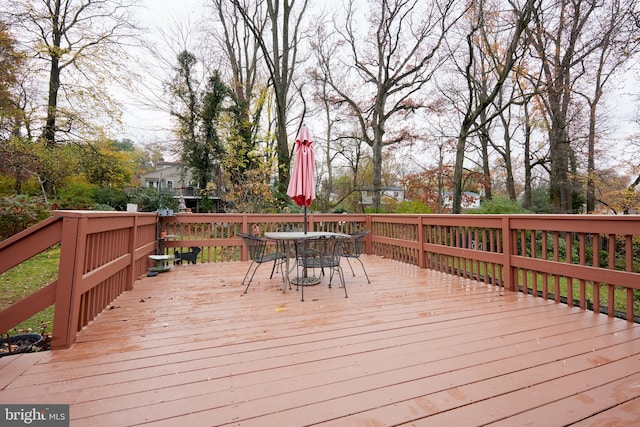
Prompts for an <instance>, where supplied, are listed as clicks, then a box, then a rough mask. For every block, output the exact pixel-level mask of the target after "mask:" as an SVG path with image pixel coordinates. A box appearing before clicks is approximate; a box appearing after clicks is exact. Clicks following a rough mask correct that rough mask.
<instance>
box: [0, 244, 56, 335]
mask: <svg viewBox="0 0 640 427" xmlns="http://www.w3.org/2000/svg"><path fill="white" fill-rule="evenodd" d="M59 259H60V247H59V246H55V247H53V248H51V249H49V250H47V251H45V252H42V253H40V254H38V255H36V256H34V257H32V258H31V259H29V260H27V261H25V262H23V263H21V264H19V265H17V266H15V267H14V268H12V269H10V270H8V271H6V272H5V273H3V274H0V311H1V310H4V309H5V308H7V307H9V306H10V305H12V304H14V303H15V302H17V301H19V300H20V299H22V298H24V297H26V296H27V295H30V294H32V293H34V292H35V291H37V290H38V289H40V288H42V287H43V286H44V285H46V284H47V283H49V282H51V281H52V280H55V278H56V277H57V276H58V263H59ZM53 311H54V306H51V307H49V308H47V309H45V310H43V311H41V312H40V313H38V314H36V315H34V316H32V317H31V318H29V319H27V320H26V321H24V322H22V323H21V324H19V325H18V326H16V327H15V328H13V329H11V330H10V331H0V332H2V333H3V334H4V333H7V332H8V333H10V334H11V335H15V334H18V333H24V332H35V333H43V332H45V331H46V332H51V329H52V327H53Z"/></svg>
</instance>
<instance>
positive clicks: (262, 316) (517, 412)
mask: <svg viewBox="0 0 640 427" xmlns="http://www.w3.org/2000/svg"><path fill="white" fill-rule="evenodd" d="M364 262H365V265H366V267H367V271H368V273H369V276H370V278H371V284H367V283H366V280H365V278H364V274H363V273H362V270H361V269H360V266H359V265H354V269H355V271H356V277H352V276H351V272H350V270H349V267H348V266H347V265H346V263H344V265H343V267H344V269H345V276H346V278H347V284H348V286H347V289H348V293H349V298H345V297H344V292H343V290H342V289H340V288H338V287H334V288H333V289H328V288H327V287H326V278H325V279H323V280H324V281H323V283H322V284H321V285H318V286H314V287H309V288H307V289H306V291H305V302H300V296H299V292H296V291H295V290H293V291H289V292H287V293H284V294H283V293H282V288H281V286H282V285H281V283H282V282H281V281H280V278H279V277H277V278H274V279H272V280H270V279H269V278H268V276H269V273H270V270H271V268H270V267H271V266H270V265H263V266H261V267H260V269H259V270H258V273H257V274H256V278H255V279H254V283H253V284H252V286H251V288H250V289H249V293H248V294H247V295H243V293H242V289H241V287H240V282H241V280H242V277H243V275H244V273H245V271H246V269H247V267H248V265H249V264H248V262H235V263H221V264H197V265H184V266H176V267H174V268H173V269H172V270H171V271H169V272H166V273H161V274H159V275H158V276H156V277H145V278H143V279H141V280H139V281H138V282H137V283H136V286H135V289H134V290H133V291H130V292H126V293H125V294H123V295H121V296H120V297H119V298H118V299H117V300H116V301H114V303H113V305H112V306H111V307H110V308H109V309H108V310H106V311H105V312H103V313H101V314H100V316H98V318H97V319H96V320H95V321H94V322H92V323H91V324H90V325H89V326H88V327H87V328H85V330H83V331H82V332H81V333H80V334H79V337H78V342H77V343H76V344H74V345H73V347H72V348H70V349H68V350H59V351H54V352H44V353H38V354H27V355H20V356H11V357H5V358H2V359H0V402H1V403H5V404H7V403H21V404H25V403H34V404H42V403H69V404H70V405H71V406H70V414H71V425H76V426H83V427H84V426H110V427H112V426H125V425H140V424H144V425H147V424H152V425H166V426H176V425H183V426H190V427H191V426H220V425H255V426H286V425H290V426H302V425H313V424H322V425H336V426H383V425H384V426H389V425H400V424H405V423H406V424H411V425H433V426H445V425H446V426H470V425H485V424H494V425H504V426H520V425H541V426H550V425H568V424H576V425H607V426H613V425H639V423H640V325H638V324H630V323H627V322H626V321H624V320H620V319H611V318H608V317H606V316H605V315H598V314H593V313H592V312H585V311H581V310H580V309H578V308H571V307H567V306H565V305H562V304H555V303H554V302H550V301H545V300H542V299H536V298H533V297H531V296H527V295H523V294H519V293H507V292H504V291H503V290H501V289H499V288H494V287H491V286H487V285H485V284H481V283H478V282H474V281H472V280H467V279H463V278H459V277H455V276H448V275H444V274H441V273H438V272H433V271H429V270H421V269H419V268H417V267H414V266H411V265H407V264H402V263H398V262H394V261H390V260H386V259H381V258H378V257H374V256H365V257H364Z"/></svg>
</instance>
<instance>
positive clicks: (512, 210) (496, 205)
mask: <svg viewBox="0 0 640 427" xmlns="http://www.w3.org/2000/svg"><path fill="white" fill-rule="evenodd" d="M464 213H469V214H519V213H529V211H527V210H526V209H524V208H523V207H522V206H521V205H520V203H518V202H517V201H514V200H511V199H509V198H507V197H503V196H496V197H494V198H493V199H491V200H485V201H484V202H482V204H481V205H480V207H479V208H475V209H467V210H466V211H465V212H464Z"/></svg>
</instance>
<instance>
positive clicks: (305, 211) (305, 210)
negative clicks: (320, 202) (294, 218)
mask: <svg viewBox="0 0 640 427" xmlns="http://www.w3.org/2000/svg"><path fill="white" fill-rule="evenodd" d="M302 230H303V231H304V234H307V206H306V205H305V207H304V219H303V222H302Z"/></svg>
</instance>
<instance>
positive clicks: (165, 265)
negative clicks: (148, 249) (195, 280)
mask: <svg viewBox="0 0 640 427" xmlns="http://www.w3.org/2000/svg"><path fill="white" fill-rule="evenodd" d="M149 259H151V260H152V261H153V262H155V263H156V265H155V266H153V267H149V271H152V272H156V273H162V272H164V271H169V270H171V267H173V266H172V265H171V261H173V260H174V259H175V256H173V255H149Z"/></svg>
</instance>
